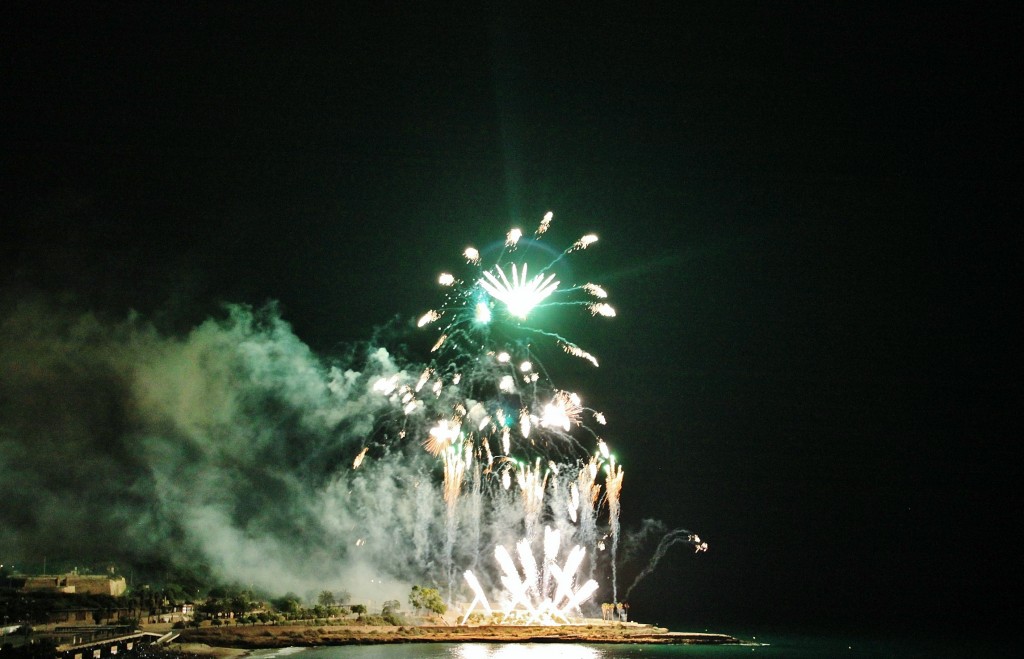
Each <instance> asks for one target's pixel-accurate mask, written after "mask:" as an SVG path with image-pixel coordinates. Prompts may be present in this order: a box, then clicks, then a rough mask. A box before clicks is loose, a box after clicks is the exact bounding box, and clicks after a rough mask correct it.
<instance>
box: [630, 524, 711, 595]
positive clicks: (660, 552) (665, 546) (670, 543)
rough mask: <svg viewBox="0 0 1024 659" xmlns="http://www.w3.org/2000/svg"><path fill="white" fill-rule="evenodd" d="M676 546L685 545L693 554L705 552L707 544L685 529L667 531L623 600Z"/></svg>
mask: <svg viewBox="0 0 1024 659" xmlns="http://www.w3.org/2000/svg"><path fill="white" fill-rule="evenodd" d="M678 544H687V545H690V546H692V547H693V550H694V551H695V552H701V551H707V550H708V543H706V542H703V541H702V540H701V539H700V537H699V536H698V535H697V534H696V533H693V532H691V531H688V530H686V529H675V530H673V531H669V532H668V533H666V534H665V535H664V536H663V537H662V538H661V541H660V542H659V543H658V547H657V548H656V549H655V550H654V555H653V556H651V560H650V562H648V563H647V567H645V568H644V569H643V570H641V571H640V574H638V575H636V579H634V580H633V583H632V584H630V586H629V588H627V589H626V596H625V599H626V600H628V599H629V594H630V593H631V592H633V589H634V588H635V587H636V585H637V584H638V583H640V582H641V581H642V580H643V579H644V577H646V576H647V575H648V574H650V573H651V572H653V571H654V568H656V567H658V562H659V561H661V559H662V558H664V556H665V553H666V552H667V551H668V550H669V549H670V548H672V547H674V546H675V545H678Z"/></svg>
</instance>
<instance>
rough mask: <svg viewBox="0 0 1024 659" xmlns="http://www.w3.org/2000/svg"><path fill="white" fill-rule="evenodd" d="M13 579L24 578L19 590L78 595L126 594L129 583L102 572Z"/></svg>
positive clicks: (116, 595)
mask: <svg viewBox="0 0 1024 659" xmlns="http://www.w3.org/2000/svg"><path fill="white" fill-rule="evenodd" d="M13 580H23V583H22V584H21V586H20V588H19V590H21V591H22V592H26V593H31V592H37V593H38V592H49V593H68V594H77V595H83V594H84V595H112V596H114V597H119V596H121V595H124V592H125V591H126V590H127V589H128V584H127V582H125V579H124V577H113V576H108V575H102V574H95V575H94V574H76V573H74V572H72V573H70V574H61V575H49V574H40V575H33V576H24V577H20V578H17V579H12V581H13Z"/></svg>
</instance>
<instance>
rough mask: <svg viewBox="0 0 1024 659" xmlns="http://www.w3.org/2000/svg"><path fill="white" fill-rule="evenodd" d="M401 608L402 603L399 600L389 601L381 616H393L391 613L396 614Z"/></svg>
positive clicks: (385, 604)
mask: <svg viewBox="0 0 1024 659" xmlns="http://www.w3.org/2000/svg"><path fill="white" fill-rule="evenodd" d="M401 608H402V603H401V602H399V601H398V600H388V601H386V602H384V608H383V609H381V612H380V614H381V615H384V616H386V615H388V614H391V613H394V612H396V611H398V610H399V609H401Z"/></svg>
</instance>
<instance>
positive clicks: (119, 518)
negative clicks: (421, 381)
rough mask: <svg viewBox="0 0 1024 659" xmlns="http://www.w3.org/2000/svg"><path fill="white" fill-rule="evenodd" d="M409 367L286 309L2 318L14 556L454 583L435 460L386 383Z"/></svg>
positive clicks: (7, 548) (6, 476)
mask: <svg viewBox="0 0 1024 659" xmlns="http://www.w3.org/2000/svg"><path fill="white" fill-rule="evenodd" d="M395 375H398V376H399V377H406V376H404V374H402V373H401V371H400V368H399V367H398V366H397V365H396V364H395V363H394V361H393V360H392V359H391V357H390V356H389V354H388V353H387V352H386V351H385V350H383V349H369V350H367V351H366V352H365V354H364V355H363V357H362V358H361V359H360V363H359V364H358V365H354V364H349V365H345V364H327V363H325V362H324V361H323V360H321V359H320V358H319V357H317V356H316V355H314V354H313V353H312V351H311V350H310V349H309V348H308V346H306V345H305V344H304V343H303V342H302V341H300V340H299V339H298V338H297V337H296V336H295V334H294V333H293V332H292V331H291V328H290V327H289V326H288V324H287V323H285V322H284V321H283V320H282V319H281V318H280V317H279V316H278V314H277V313H276V311H275V310H274V309H272V308H270V309H264V310H262V311H257V312H254V311H252V310H249V309H247V308H244V307H232V308H230V309H229V311H228V313H227V315H226V317H225V318H223V319H218V320H209V321H207V322H205V323H203V324H201V325H200V326H198V327H196V328H195V329H194V330H192V331H191V332H190V333H188V335H187V336H183V337H175V336H165V335H162V334H161V333H159V332H157V331H156V330H155V329H154V328H153V327H152V326H151V325H149V324H147V323H146V322H145V321H143V320H141V319H138V318H129V319H126V320H124V321H119V322H106V321H103V320H100V319H99V318H97V317H96V316H94V315H91V314H85V315H79V316H71V315H69V314H67V313H64V312H62V311H60V310H58V309H55V308H53V307H52V306H48V305H46V304H43V303H20V304H18V305H17V306H15V307H14V308H13V309H11V311H10V313H8V314H5V317H4V319H3V321H2V323H0V472H2V474H3V478H2V479H0V499H2V500H3V501H5V506H4V508H5V510H4V513H3V517H4V519H3V523H2V525H0V552H2V553H3V555H4V556H16V557H24V558H25V559H26V560H29V559H31V558H33V557H37V556H40V555H45V553H46V552H50V555H51V556H52V555H53V553H54V549H55V548H57V547H60V548H63V552H64V553H65V554H66V557H68V558H81V559H83V560H88V559H95V558H110V557H114V558H120V559H122V560H127V561H132V560H163V561H170V562H174V561H176V560H177V561H181V562H183V563H186V562H189V561H196V560H201V561H204V562H206V563H207V564H208V565H209V566H210V567H211V568H212V569H213V570H214V572H215V574H216V575H217V576H219V577H220V578H223V579H230V580H238V581H240V582H243V583H247V584H249V583H251V584H255V585H260V586H263V587H266V588H269V589H271V590H274V591H278V592H283V591H285V590H294V591H296V592H304V591H306V590H309V589H317V588H322V587H339V588H342V587H343V588H345V589H346V590H348V591H349V592H351V593H352V594H353V595H360V594H361V592H360V591H371V590H372V593H373V596H375V597H380V596H382V595H386V594H388V593H387V590H388V589H387V584H388V583H389V582H390V583H392V589H393V590H394V589H397V588H398V587H399V585H400V584H401V583H402V582H403V580H407V581H411V580H421V579H426V580H430V579H432V578H436V577H437V571H436V568H437V560H438V557H437V552H438V547H437V546H436V543H437V540H436V539H437V537H438V530H437V529H438V528H440V527H442V526H443V521H442V517H443V510H442V508H443V506H442V505H440V504H439V503H438V502H440V500H441V498H440V495H439V494H438V492H437V491H436V489H437V486H436V484H434V482H433V479H432V478H431V474H430V469H431V468H432V465H431V464H430V463H429V462H427V461H426V460H425V459H423V458H422V457H421V456H422V452H421V451H418V450H417V451H406V450H405V448H404V447H403V445H402V443H401V442H399V441H397V440H396V438H395V437H394V433H391V435H389V431H387V430H385V429H383V428H382V426H381V425H380V421H381V419H387V418H389V416H394V414H395V412H396V411H395V410H393V409H390V408H391V407H392V403H391V402H389V400H388V399H387V398H386V397H384V396H381V395H380V394H379V393H377V392H374V391H373V388H372V382H373V381H375V380H377V379H378V378H381V377H391V376H395ZM409 377H412V376H409ZM370 444H373V445H374V446H375V450H374V451H373V452H371V454H370V456H368V458H367V460H366V462H365V464H364V465H363V466H362V467H361V468H360V469H359V470H356V471H354V470H352V460H353V458H354V457H355V455H357V454H358V452H359V451H360V450H361V449H362V448H363V447H364V446H367V445H370Z"/></svg>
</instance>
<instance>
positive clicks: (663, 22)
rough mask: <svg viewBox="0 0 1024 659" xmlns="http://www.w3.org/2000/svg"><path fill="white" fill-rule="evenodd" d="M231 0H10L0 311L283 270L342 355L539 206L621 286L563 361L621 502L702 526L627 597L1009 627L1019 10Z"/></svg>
mask: <svg viewBox="0 0 1024 659" xmlns="http://www.w3.org/2000/svg"><path fill="white" fill-rule="evenodd" d="M158 4H160V3H158ZM172 4H177V3H172ZM212 4H213V7H202V8H200V7H199V6H196V7H193V8H191V9H181V8H178V9H168V8H159V7H157V6H151V5H150V4H149V3H142V4H140V3H126V4H119V3H107V2H104V3H74V7H73V8H72V7H71V6H70V5H68V4H67V3H54V4H53V5H47V4H46V3H4V7H3V9H0V25H2V27H0V30H2V35H0V52H2V54H3V59H2V62H0V99H2V100H0V117H2V121H0V123H2V128H0V140H2V149H0V163H2V176H0V195H2V196H0V289H2V290H0V293H2V299H3V303H4V305H5V307H7V308H9V305H10V304H11V303H12V301H16V300H19V299H22V298H25V297H29V296H39V295H43V296H47V297H49V298H52V299H55V300H59V301H60V303H61V304H66V305H68V306H71V307H74V308H77V309H91V310H95V311H100V312H103V313H107V314H110V315H112V316H115V317H116V316H123V315H125V314H126V313H127V312H128V310H130V309H134V310H136V311H138V312H139V313H141V314H143V315H144V316H146V317H148V318H152V319H153V320H154V322H156V323H158V324H160V325H161V326H162V327H164V328H165V329H166V330H167V331H184V330H186V329H187V328H189V327H191V326H192V325H194V324H196V323H199V322H201V321H202V320H203V319H204V318H206V317H207V316H208V315H211V314H217V313H219V305H220V303H222V302H224V301H229V302H242V303H251V304H255V305H259V304H262V303H263V302H264V301H266V300H268V299H273V300H277V301H279V303H280V305H281V309H282V311H283V314H284V317H285V319H286V320H287V321H289V322H290V323H291V324H292V325H293V326H294V328H295V332H296V333H297V334H298V335H299V336H300V337H301V338H302V339H303V340H304V341H306V342H307V343H308V344H309V345H310V346H311V347H312V348H313V349H314V350H316V351H317V352H320V353H322V354H331V353H332V352H336V351H339V350H341V347H342V346H344V345H346V344H347V343H349V342H352V341H357V340H363V339H367V338H369V337H370V335H371V334H372V332H373V329H374V327H376V326H379V325H381V324H383V323H386V322H388V321H389V320H391V319H392V318H393V317H395V316H396V315H397V316H400V317H402V318H410V317H414V316H416V315H418V314H419V313H421V312H422V311H424V310H425V309H426V308H429V307H430V306H431V305H432V304H433V300H434V299H436V297H435V296H437V295H438V293H437V290H436V287H435V286H434V284H433V281H434V277H435V276H436V274H437V273H438V272H440V271H441V270H444V269H447V268H450V267H453V265H454V264H456V263H458V261H459V254H460V253H461V250H462V248H463V247H464V246H465V245H466V244H470V243H473V244H478V245H482V244H485V243H487V242H488V241H492V240H495V239H498V238H500V237H501V236H502V235H504V232H505V231H506V230H507V229H508V228H509V227H510V226H512V225H521V226H523V227H524V229H528V228H532V227H533V226H534V225H535V224H536V223H537V222H538V221H539V220H540V218H541V216H542V215H543V214H544V212H545V211H547V210H552V211H554V213H555V224H554V225H553V230H552V233H553V234H556V235H557V238H552V240H561V241H563V242H562V243H558V242H555V243H553V244H555V245H556V246H559V247H560V246H561V245H562V244H563V243H564V244H568V243H569V242H571V241H572V240H575V238H576V237H578V235H580V234H582V233H585V232H589V231H593V232H595V233H597V234H599V235H600V236H601V242H600V243H598V245H597V246H595V247H593V248H591V249H592V250H593V251H588V252H587V253H586V254H585V255H581V258H579V265H578V267H579V268H580V274H581V275H583V276H586V277H590V278H592V279H594V280H597V281H600V282H601V283H602V284H604V285H605V286H606V287H607V288H608V289H609V290H610V292H611V294H612V298H613V302H614V303H615V305H616V307H617V309H618V311H619V315H618V317H617V318H616V319H615V320H614V321H611V322H600V323H589V324H587V326H586V327H584V328H582V329H579V330H574V331H577V332H578V334H576V336H577V338H580V341H579V342H580V343H581V344H584V345H585V347H587V348H588V349H589V350H590V351H591V352H593V353H595V354H597V355H598V356H599V357H600V358H601V361H602V366H601V368H600V369H598V370H597V371H592V370H587V369H579V370H578V371H573V370H572V369H571V368H570V369H569V370H568V372H566V373H564V374H558V373H555V374H553V375H554V377H555V380H556V381H558V380H559V379H560V377H561V378H563V380H564V381H566V384H567V385H573V386H578V387H579V388H580V390H581V391H583V392H585V395H586V396H587V399H588V401H592V402H593V404H594V406H595V407H598V408H599V409H602V410H603V411H604V412H605V413H606V414H607V416H608V417H609V420H610V424H609V427H608V430H607V437H608V439H609V441H610V442H611V443H613V444H614V445H615V446H616V450H617V451H618V453H619V455H620V456H621V459H622V461H623V462H624V464H625V465H626V470H627V471H626V483H625V486H624V492H623V506H624V512H623V521H624V523H625V524H626V525H627V526H628V525H630V524H632V525H637V524H639V521H640V520H641V519H643V518H646V517H654V518H658V519H661V520H663V521H664V522H665V523H666V524H667V525H668V526H669V528H674V527H681V526H683V527H687V528H691V529H693V530H695V531H697V532H699V533H700V534H701V536H702V537H704V538H705V539H706V540H707V541H708V542H709V543H710V545H711V550H710V551H709V552H708V553H706V554H700V555H697V556H691V555H690V554H689V552H688V551H687V550H685V549H681V548H677V549H676V550H673V551H672V552H671V553H670V554H669V555H668V557H667V558H666V560H665V562H664V563H663V564H662V566H661V567H660V568H659V569H658V571H657V572H656V578H655V577H652V578H651V579H650V580H648V581H647V582H645V583H644V584H643V585H641V586H638V587H637V589H636V591H635V592H634V594H633V596H632V600H633V608H634V611H635V612H636V613H637V614H638V615H640V617H648V618H660V619H663V620H665V619H673V618H674V619H676V620H685V621H692V622H694V623H700V624H704V625H707V626H709V627H722V626H727V625H765V624H775V623H777V624H782V625H794V624H799V625H802V624H806V625H809V626H810V625H854V626H856V625H864V626H878V627H882V626H886V625H889V624H894V625H904V624H906V625H912V626H916V627H939V626H946V625H947V623H949V622H950V621H957V622H958V623H967V624H970V625H977V624H984V625H988V624H996V625H998V624H1001V623H1002V622H1003V621H1005V620H1007V619H1008V617H1009V613H1010V611H1011V610H1013V609H1014V608H1015V607H1016V604H1015V601H1016V600H1015V599H1011V598H1010V593H1011V590H1013V588H1011V586H1013V585H1014V584H1016V585H1019V581H1020V580H1019V574H1020V569H1019V565H1018V563H1019V560H1018V559H1017V557H1016V554H1017V552H1016V551H1013V552H1012V553H1011V549H1016V548H1015V547H1012V546H1011V544H1010V543H1009V541H1008V540H1007V538H1008V537H1010V536H1012V535H1015V534H1016V526H1017V525H1018V524H1019V512H1018V508H1017V506H1016V505H1015V502H1016V497H1015V496H1012V494H1013V491H1014V488H1013V487H1012V486H1013V485H1014V484H1015V481H1016V480H1017V477H1018V476H1019V475H1020V467H1019V463H1017V462H1016V461H1015V460H1014V455H1015V454H1013V452H1012V450H1011V449H1012V447H1013V446H1015V445H1016V442H1017V440H1018V439H1019V432H1018V431H1019V424H1018V423H1016V421H1017V417H1018V416H1019V409H1020V408H1021V402H1022V401H1021V394H1022V387H1021V380H1020V376H1019V372H1018V370H1017V365H1016V362H1017V359H1016V357H1017V355H1018V353H1019V347H1018V346H1019V344H1018V339H1017V335H1018V323H1017V321H1013V320H1012V316H1013V313H1014V312H1013V311H1012V309H1013V308H1016V307H1017V306H1019V300H1020V297H1019V296H1020V290H1021V288H1020V283H1021V282H1020V267H1019V264H1020V249H1021V230H1020V228H1019V226H1020V225H1019V221H1020V217H1021V215H1020V210H1021V208H1020V203H1019V201H1018V200H1019V192H1018V189H1019V188H1020V185H1021V181H1020V178H1021V176H1020V153H1021V143H1020V141H1019V139H1018V137H1017V134H1018V132H1019V131H1018V130H1015V127H1016V125H1017V124H1018V123H1019V122H1018V120H1017V119H1018V114H1019V107H1020V104H1019V101H1020V86H1019V83H1018V80H1017V78H1016V77H1015V76H1014V75H1013V71H1014V70H1015V69H1016V68H1019V66H1020V63H1021V52H1020V46H1019V41H1020V39H1019V35H1020V33H1021V32H1020V29H1021V27H1022V14H1021V12H1020V10H1019V9H1012V10H1006V11H997V10H995V9H993V8H992V6H991V5H989V6H988V7H987V8H980V3H960V4H956V3H919V4H920V5H921V6H918V3H909V4H904V3H889V4H887V5H885V6H883V7H878V6H876V7H872V8H870V9H869V8H867V7H866V6H862V3H855V2H840V3H820V2H808V3H790V2H787V3H774V2H766V3H727V6H722V5H723V3H714V2H713V3H689V2H672V3H642V5H643V6H641V7H633V6H623V7H622V8H620V9H618V10H614V9H611V10H606V9H601V10H598V9H595V8H594V7H593V6H592V4H593V3H571V4H570V3H537V4H534V3H525V4H524V3H495V4H494V5H492V6H489V7H487V8H483V9H479V10H476V11H472V12H470V11H466V10H464V9H453V8H450V7H448V6H447V5H446V4H436V5H429V6H428V3H371V7H372V8H362V9H353V8H350V7H347V6H344V7H343V6H333V5H331V4H319V3H317V4H312V5H307V4H305V3H281V4H280V5H279V6H278V7H276V8H271V7H269V6H268V7H261V8H260V9H255V8H254V7H252V6H251V5H250V4H249V3H234V4H231V5H229V4H227V3H223V4H222V3H212ZM261 4H262V3H261ZM346 4H347V3H339V5H346ZM932 4H938V5H940V6H929V5H932ZM300 5H302V6H300ZM976 5H979V6H976ZM946 629H948V627H946Z"/></svg>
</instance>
